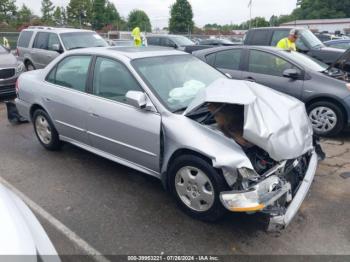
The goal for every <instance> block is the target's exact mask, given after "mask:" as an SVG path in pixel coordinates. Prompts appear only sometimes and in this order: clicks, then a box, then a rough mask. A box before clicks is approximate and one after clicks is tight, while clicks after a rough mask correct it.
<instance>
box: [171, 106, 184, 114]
mask: <svg viewBox="0 0 350 262" xmlns="http://www.w3.org/2000/svg"><path fill="white" fill-rule="evenodd" d="M186 109H187V106H185V107H181V108H179V109H176V110H175V111H173V113H175V114H176V113H180V112H182V111H185V110H186Z"/></svg>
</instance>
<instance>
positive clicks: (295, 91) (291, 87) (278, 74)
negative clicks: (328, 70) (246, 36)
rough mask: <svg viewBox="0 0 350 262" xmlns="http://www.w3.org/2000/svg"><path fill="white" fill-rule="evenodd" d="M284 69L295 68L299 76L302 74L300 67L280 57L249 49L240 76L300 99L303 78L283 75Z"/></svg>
mask: <svg viewBox="0 0 350 262" xmlns="http://www.w3.org/2000/svg"><path fill="white" fill-rule="evenodd" d="M286 69H296V70H298V71H299V73H300V75H301V76H302V75H303V72H302V70H301V69H300V68H298V67H297V66H295V65H293V64H292V63H290V62H289V61H287V60H285V59H283V58H282V57H279V56H276V55H275V54H272V53H269V52H265V51H261V50H254V49H251V50H250V51H249V59H248V66H247V71H245V72H244V73H243V74H242V78H243V79H246V80H248V81H252V82H257V83H259V84H262V85H265V86H268V87H271V88H273V89H275V90H277V91H280V92H282V93H286V94H289V95H292V96H294V97H296V98H299V99H301V95H302V88H303V84H304V80H303V79H291V78H287V77H284V76H283V72H284V71H285V70H286Z"/></svg>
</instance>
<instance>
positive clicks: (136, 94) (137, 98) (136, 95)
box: [125, 91, 157, 112]
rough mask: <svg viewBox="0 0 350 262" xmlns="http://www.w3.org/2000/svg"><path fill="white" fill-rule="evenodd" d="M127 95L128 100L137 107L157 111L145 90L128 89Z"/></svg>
mask: <svg viewBox="0 0 350 262" xmlns="http://www.w3.org/2000/svg"><path fill="white" fill-rule="evenodd" d="M125 97H126V101H127V102H128V103H129V104H130V105H132V106H134V107H136V108H140V109H145V110H147V111H152V112H156V111H157V110H156V108H155V107H154V105H153V104H152V103H151V101H150V100H149V98H148V97H147V95H146V94H145V93H144V92H141V91H128V92H127V93H126V95H125Z"/></svg>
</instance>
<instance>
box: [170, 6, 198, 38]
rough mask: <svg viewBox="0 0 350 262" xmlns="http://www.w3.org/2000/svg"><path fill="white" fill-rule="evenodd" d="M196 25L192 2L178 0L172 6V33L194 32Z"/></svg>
mask: <svg viewBox="0 0 350 262" xmlns="http://www.w3.org/2000/svg"><path fill="white" fill-rule="evenodd" d="M193 27H194V23H193V12H192V7H191V4H190V3H189V2H188V1H187V0H176V2H175V3H174V4H173V5H172V6H171V7H170V19H169V31H170V33H188V32H192V29H193Z"/></svg>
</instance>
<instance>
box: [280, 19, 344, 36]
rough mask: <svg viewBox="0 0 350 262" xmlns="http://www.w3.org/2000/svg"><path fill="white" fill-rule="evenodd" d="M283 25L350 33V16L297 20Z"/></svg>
mask: <svg viewBox="0 0 350 262" xmlns="http://www.w3.org/2000/svg"><path fill="white" fill-rule="evenodd" d="M281 26H296V27H304V28H308V29H310V30H311V31H313V32H319V33H321V32H329V33H336V32H339V33H341V34H350V18H339V19H313V20H296V21H291V22H288V23H284V24H281Z"/></svg>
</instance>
